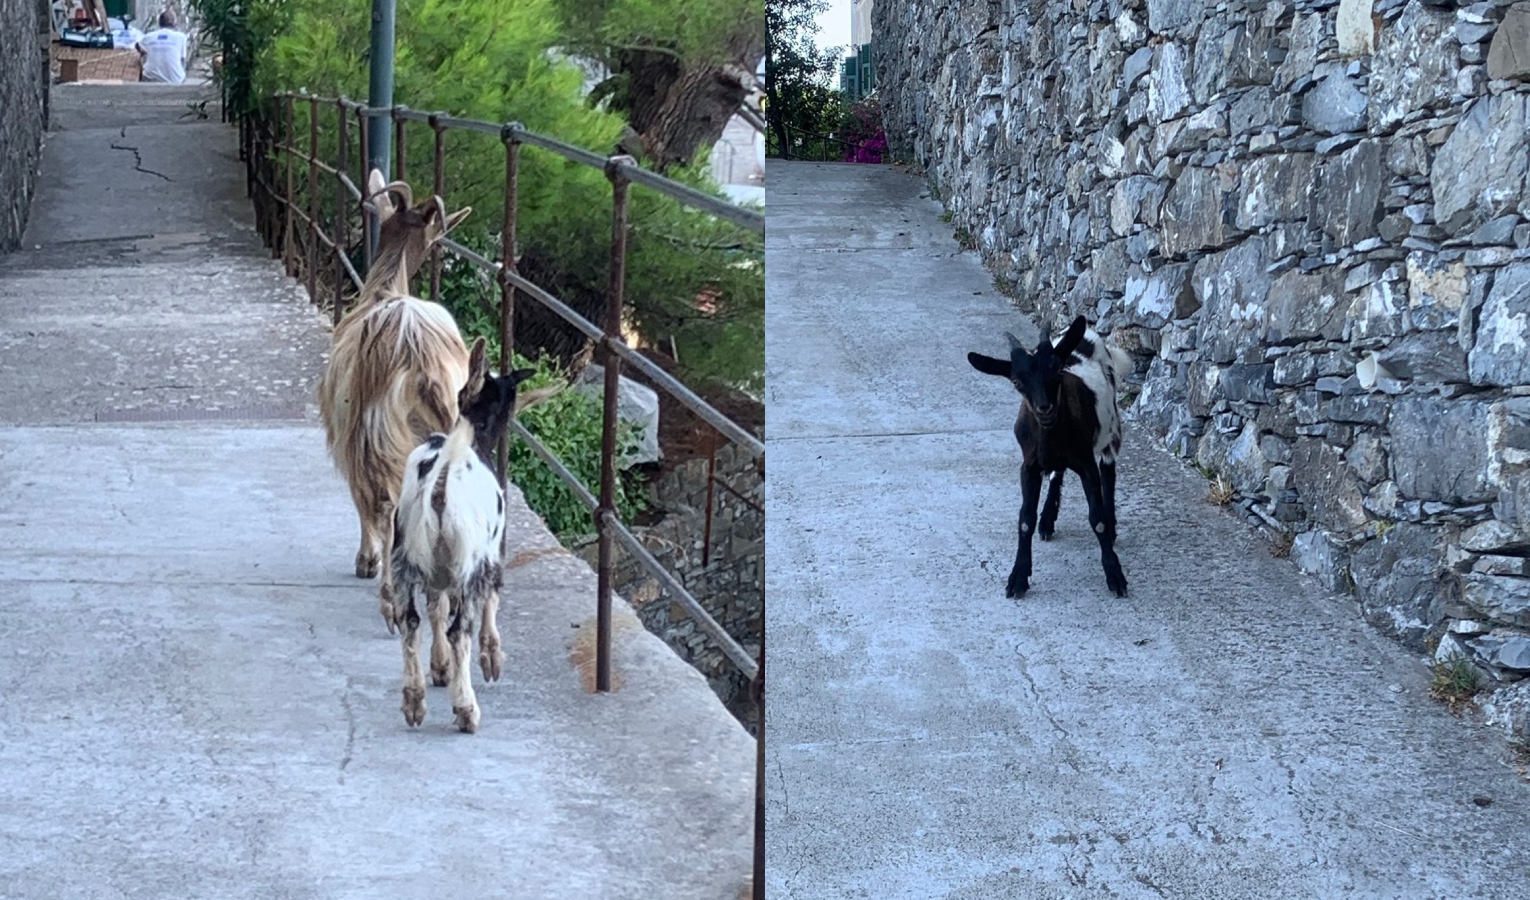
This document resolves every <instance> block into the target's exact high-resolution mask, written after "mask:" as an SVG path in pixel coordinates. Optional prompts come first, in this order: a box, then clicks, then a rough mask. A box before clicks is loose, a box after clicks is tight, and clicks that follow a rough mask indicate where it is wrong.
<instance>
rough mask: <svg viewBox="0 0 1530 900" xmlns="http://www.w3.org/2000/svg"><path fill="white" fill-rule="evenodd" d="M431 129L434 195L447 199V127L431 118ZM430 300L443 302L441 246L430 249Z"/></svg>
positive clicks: (438, 243)
mask: <svg viewBox="0 0 1530 900" xmlns="http://www.w3.org/2000/svg"><path fill="white" fill-rule="evenodd" d="M430 127H431V130H433V131H434V132H435V133H436V179H435V181H434V182H432V184H433V185H434V187H433V189H432V193H434V194H435V195H436V196H437V197H440V198H442V199H443V200H444V199H446V195H445V191H446V126H445V125H442V124H441V118H440V117H439V116H434V115H433V116H431V117H430ZM430 299H431V300H433V301H435V302H436V303H440V302H441V244H440V242H437V243H436V245H435V246H434V247H431V248H430Z"/></svg>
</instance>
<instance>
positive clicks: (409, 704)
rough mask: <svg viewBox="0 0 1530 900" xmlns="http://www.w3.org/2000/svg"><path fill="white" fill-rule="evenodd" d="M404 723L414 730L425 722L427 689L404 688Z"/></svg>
mask: <svg viewBox="0 0 1530 900" xmlns="http://www.w3.org/2000/svg"><path fill="white" fill-rule="evenodd" d="M403 712H404V721H405V722H408V723H409V727H411V728H413V727H415V726H417V725H419V724H420V723H421V722H423V721H425V689H424V688H417V687H406V688H404V706H403Z"/></svg>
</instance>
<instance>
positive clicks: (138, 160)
mask: <svg viewBox="0 0 1530 900" xmlns="http://www.w3.org/2000/svg"><path fill="white" fill-rule="evenodd" d="M122 137H124V138H126V137H127V126H126V125H124V126H122ZM111 147H112V149H113V150H131V151H132V152H133V168H134V169H135V170H136V171H139V172H142V173H144V174H145V175H153V176H154V177H155V178H163V179H164V180H166V181H174V180H175V179H173V178H171V177H170V176H169V175H166V174H164V173H163V172H156V171H154V170H153V169H145V168H144V167H143V154H142V153H140V152H139V150H138V148H137V147H124V146H122V145H121V144H119V143H117V142H116V141H112V143H111Z"/></svg>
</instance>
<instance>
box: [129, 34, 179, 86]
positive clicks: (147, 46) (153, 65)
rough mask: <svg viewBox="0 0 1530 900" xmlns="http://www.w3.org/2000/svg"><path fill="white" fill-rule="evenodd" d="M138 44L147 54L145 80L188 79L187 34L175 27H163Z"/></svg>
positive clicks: (144, 69)
mask: <svg viewBox="0 0 1530 900" xmlns="http://www.w3.org/2000/svg"><path fill="white" fill-rule="evenodd" d="M138 46H139V47H140V48H141V49H143V50H144V52H145V54H146V55H145V56H144V58H143V80H144V81H163V82H165V83H167V84H180V83H181V82H183V81H185V80H186V35H184V34H182V33H180V32H179V31H176V30H175V29H173V28H161V29H159V30H158V31H151V32H149V33H148V34H146V35H144V36H143V40H141V41H139V42H138Z"/></svg>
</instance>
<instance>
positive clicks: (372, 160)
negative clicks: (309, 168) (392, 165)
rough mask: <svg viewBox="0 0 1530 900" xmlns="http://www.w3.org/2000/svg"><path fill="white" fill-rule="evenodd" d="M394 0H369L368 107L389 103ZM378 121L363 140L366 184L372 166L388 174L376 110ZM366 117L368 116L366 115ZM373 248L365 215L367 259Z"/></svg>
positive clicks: (372, 222) (384, 132)
mask: <svg viewBox="0 0 1530 900" xmlns="http://www.w3.org/2000/svg"><path fill="white" fill-rule="evenodd" d="M394 5H395V4H394V0H372V55H371V78H370V80H369V82H368V88H367V106H370V107H371V108H372V109H385V108H387V107H390V106H392V105H393V45H394V43H395V42H394V36H393V21H394V18H395V16H394ZM377 115H378V120H377V121H374V122H371V123H370V125H371V128H370V129H369V130H368V133H367V139H366V150H365V153H366V156H365V159H366V161H367V164H366V168H365V169H363V171H362V173H361V176H362V177H361V183H362V184H366V183H367V177H368V176H369V175H371V173H372V170H373V169H376V170H377V171H379V172H382V173H383V174H384V175H386V174H387V173H388V150H389V139H390V138H391V137H392V135H391V134H390V133H389V130H388V128H387V127H386V126H385V124H384V122H383V121H382V118H381V117H382V114H381V113H379V114H377ZM367 118H368V119H370V118H372V117H371V116H370V115H369V116H367ZM376 247H377V221H376V217H374V216H368V217H367V259H368V260H369V261H370V259H371V254H372V252H373V251H374V250H375V248H376Z"/></svg>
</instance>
